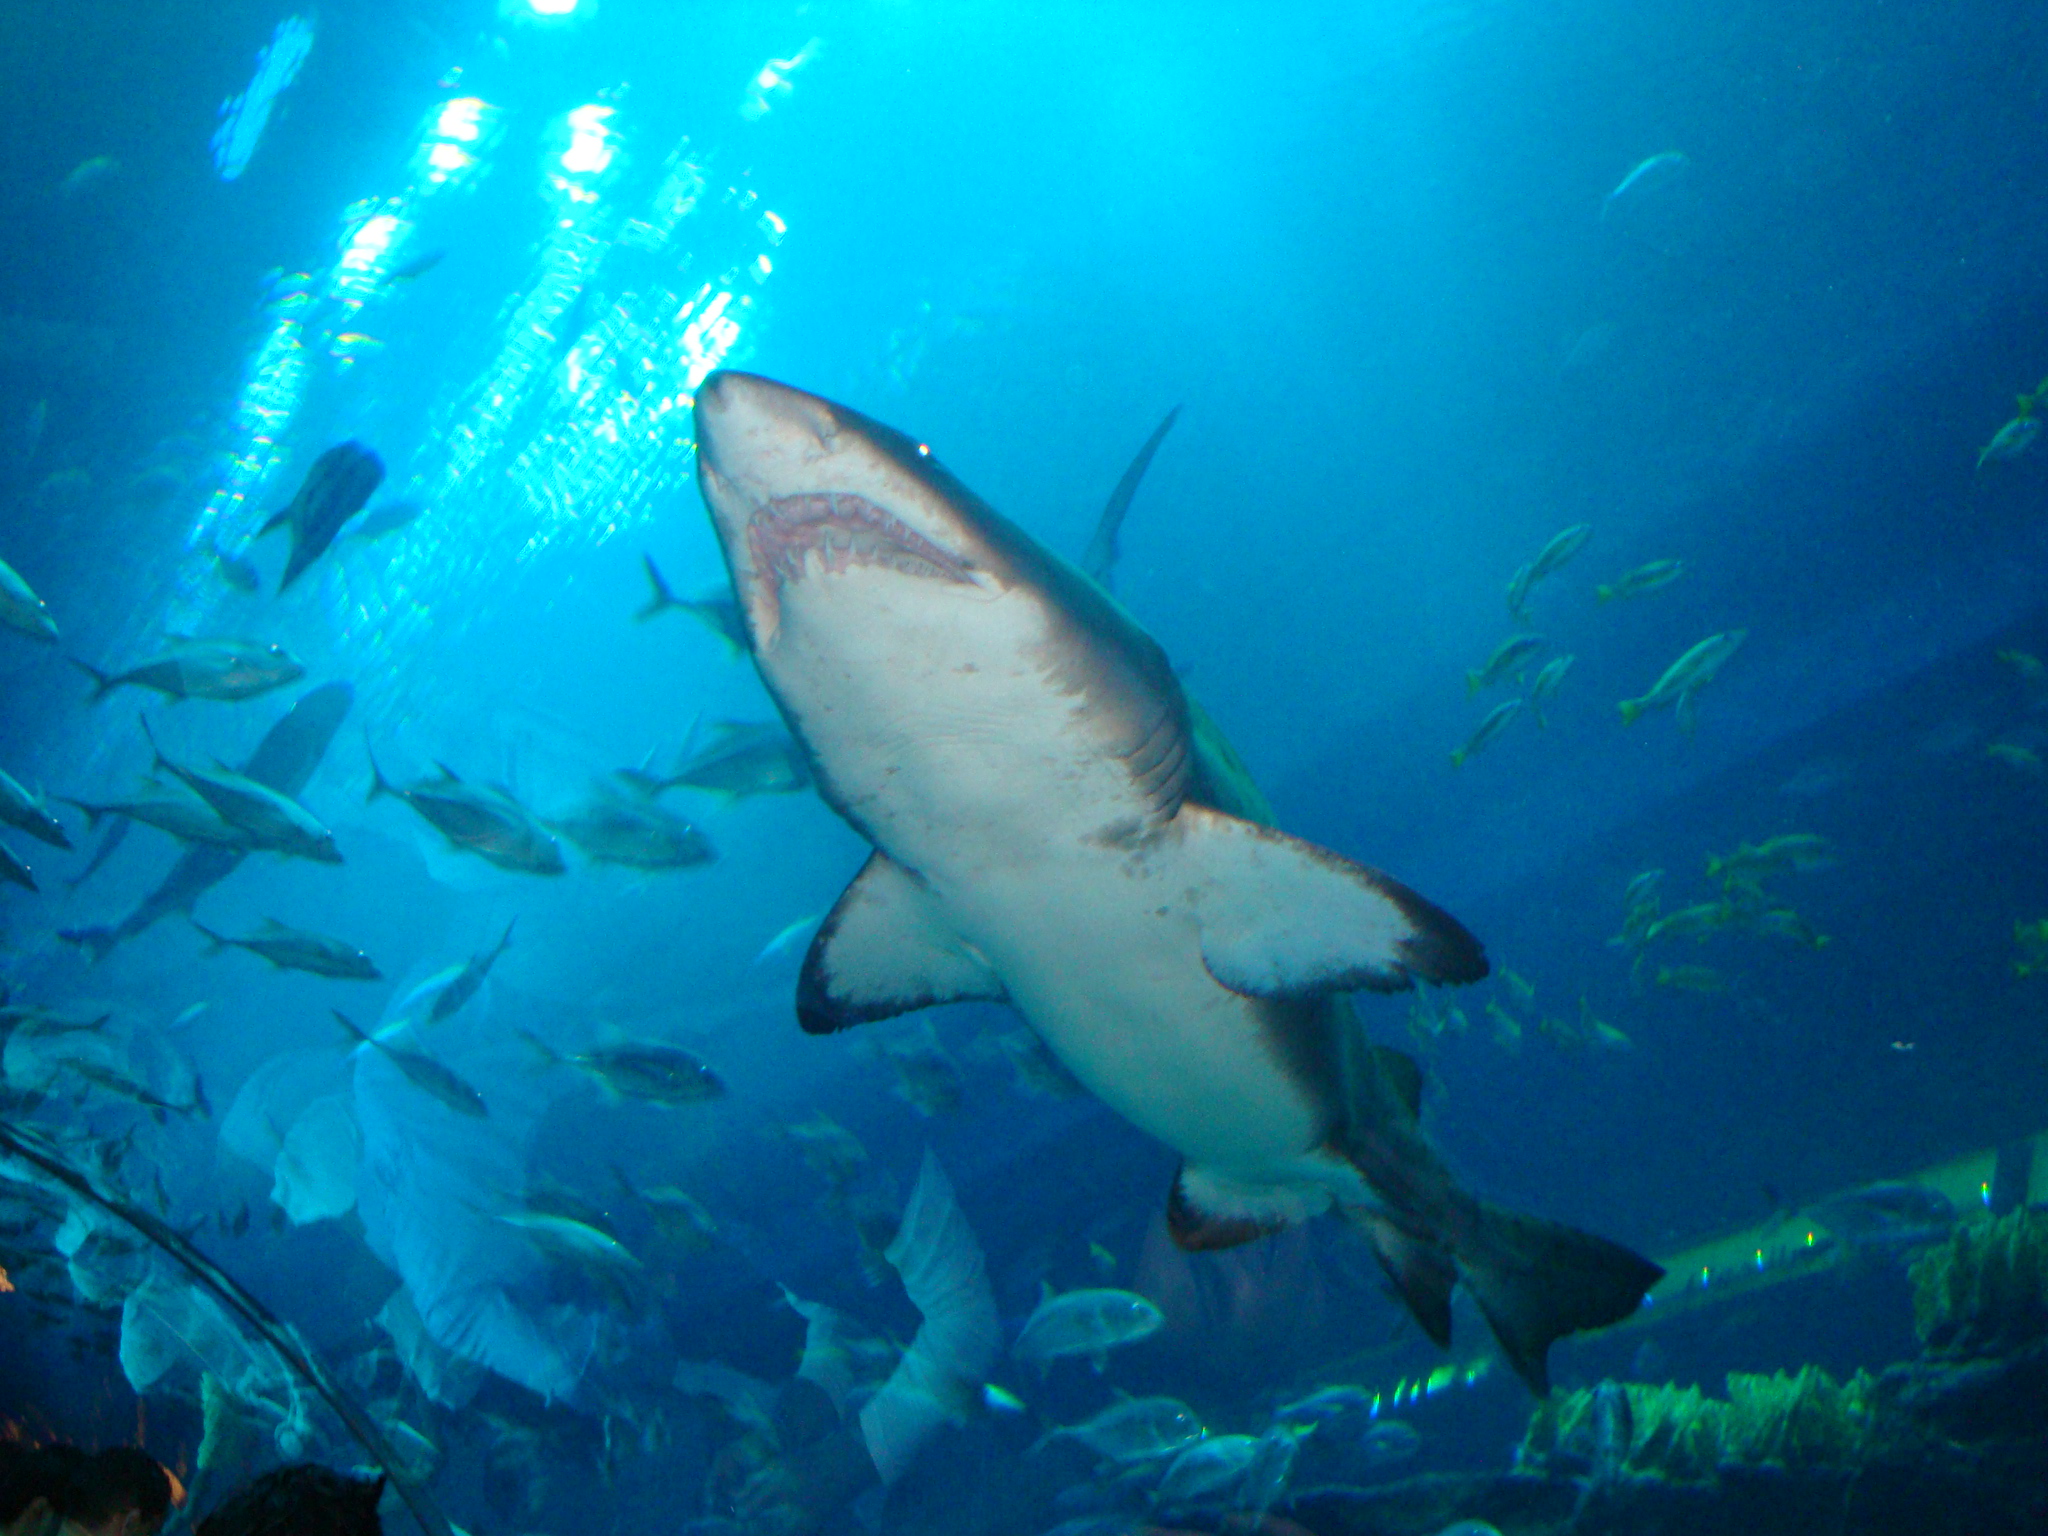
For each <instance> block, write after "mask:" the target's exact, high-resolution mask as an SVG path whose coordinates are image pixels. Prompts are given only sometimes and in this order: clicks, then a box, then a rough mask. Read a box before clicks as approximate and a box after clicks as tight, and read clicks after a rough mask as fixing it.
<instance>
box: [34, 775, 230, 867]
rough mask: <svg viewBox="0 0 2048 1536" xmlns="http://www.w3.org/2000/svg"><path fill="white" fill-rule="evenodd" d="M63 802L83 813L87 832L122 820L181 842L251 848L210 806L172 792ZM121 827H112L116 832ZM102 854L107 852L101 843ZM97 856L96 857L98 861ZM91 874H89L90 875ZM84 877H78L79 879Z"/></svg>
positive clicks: (189, 796) (66, 797)
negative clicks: (110, 819) (115, 819)
mask: <svg viewBox="0 0 2048 1536" xmlns="http://www.w3.org/2000/svg"><path fill="white" fill-rule="evenodd" d="M59 798H60V799H62V800H63V802H64V803H65V804H66V805H68V806H71V807H73V808H74V809H77V810H80V811H83V812H84V813H85V822H86V828H87V830H88V831H90V830H92V829H94V828H96V827H98V826H99V824H100V822H101V821H103V820H104V819H106V818H107V817H109V816H118V817H120V818H122V821H123V823H124V824H125V823H127V822H141V823H142V824H143V825H144V826H146V827H155V828H156V829H157V830H158V831H159V832H168V833H170V834H171V836H173V837H175V838H177V839H178V840H179V841H180V842H185V843H201V844H205V845H206V846H208V847H213V848H253V847H254V846H255V843H254V841H253V840H252V839H251V838H250V836H249V834H248V833H247V832H246V831H244V830H243V829H242V828H240V827H238V826H236V825H234V823H232V822H228V821H223V820H221V818H220V817H219V816H217V815H215V814H214V811H213V807H211V806H209V805H208V804H207V803H206V802H205V801H203V800H199V799H195V798H194V797H193V796H191V795H186V794H179V793H177V792H176V791H172V792H171V793H169V794H161V795H150V796H145V797H142V798H138V799H134V800H111V801H100V802H95V801H91V800H74V799H72V798H71V797H70V796H68V795H66V796H59ZM119 830H120V828H118V827H117V828H115V831H117V832H118V831H119ZM100 846H101V852H102V853H104V852H106V851H107V847H106V844H104V843H103V844H101V845H100ZM97 858H98V855H95V860H97ZM89 872H90V871H88V873H89ZM83 878H84V877H83V876H80V879H81V880H82V879H83Z"/></svg>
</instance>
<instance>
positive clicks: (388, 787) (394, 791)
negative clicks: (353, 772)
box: [363, 735, 405, 805]
mask: <svg viewBox="0 0 2048 1536" xmlns="http://www.w3.org/2000/svg"><path fill="white" fill-rule="evenodd" d="M363 755H364V756H366V757H368V758H369V760H370V792H369V793H368V794H367V795H365V796H363V804H365V805H368V804H369V803H370V802H371V801H372V800H375V799H376V798H377V797H378V796H379V795H396V796H397V797H398V798H399V799H401V800H402V799H404V798H405V796H404V795H403V794H402V793H401V792H400V791H399V789H398V787H397V786H396V785H395V784H393V783H392V782H391V781H390V780H389V779H387V778H385V777H384V770H383V769H382V768H379V767H378V766H377V754H376V753H375V752H374V751H372V750H371V748H370V738H369V736H368V735H365V736H364V737H363Z"/></svg>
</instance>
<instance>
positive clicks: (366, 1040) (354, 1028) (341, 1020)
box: [327, 1008, 377, 1045]
mask: <svg viewBox="0 0 2048 1536" xmlns="http://www.w3.org/2000/svg"><path fill="white" fill-rule="evenodd" d="M327 1011H328V1012H329V1013H331V1014H333V1015H334V1020H335V1022H336V1023H337V1024H339V1025H340V1026H341V1027H342V1028H343V1029H345V1030H347V1031H348V1032H349V1033H350V1034H351V1035H354V1036H355V1038H356V1040H357V1042H358V1043H359V1044H362V1045H375V1044H376V1043H377V1042H376V1041H374V1040H372V1039H371V1038H370V1037H369V1036H368V1035H366V1034H364V1033H363V1029H362V1026H361V1025H360V1024H358V1023H356V1021H355V1020H354V1019H352V1018H350V1017H349V1016H348V1015H347V1014H345V1013H343V1012H342V1011H341V1010H340V1009H339V1008H330V1009H328V1010H327Z"/></svg>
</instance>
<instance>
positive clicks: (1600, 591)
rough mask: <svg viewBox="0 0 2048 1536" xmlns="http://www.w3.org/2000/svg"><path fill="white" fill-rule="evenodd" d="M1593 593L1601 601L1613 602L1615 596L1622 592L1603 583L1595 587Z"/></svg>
mask: <svg viewBox="0 0 2048 1536" xmlns="http://www.w3.org/2000/svg"><path fill="white" fill-rule="evenodd" d="M1593 595H1594V596H1595V597H1597V598H1599V599H1600V601H1601V602H1603V603H1611V602H1613V601H1614V600H1615V598H1617V597H1619V596H1620V595H1621V594H1620V593H1618V592H1616V591H1615V590H1614V588H1612V587H1610V586H1606V585H1604V584H1603V585H1601V586H1597V587H1595V588H1594V589H1593Z"/></svg>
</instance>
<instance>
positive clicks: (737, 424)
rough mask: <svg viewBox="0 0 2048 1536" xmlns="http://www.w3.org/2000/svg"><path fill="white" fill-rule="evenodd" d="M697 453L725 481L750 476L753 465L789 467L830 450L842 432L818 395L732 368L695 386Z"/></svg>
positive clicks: (764, 467)
mask: <svg viewBox="0 0 2048 1536" xmlns="http://www.w3.org/2000/svg"><path fill="white" fill-rule="evenodd" d="M696 424H697V452H698V456H699V458H700V459H701V461H702V462H703V463H704V465H705V467H706V468H708V469H709V470H710V471H711V472H712V473H713V474H715V475H718V476H719V477H720V478H721V479H724V480H727V481H730V480H732V479H734V478H735V477H738V478H742V479H745V478H750V477H749V476H746V475H745V474H744V473H743V471H744V469H745V468H746V466H747V465H749V464H751V465H753V466H756V467H757V468H760V469H767V468H770V467H774V468H780V469H781V470H783V471H787V470H789V469H791V468H793V467H794V466H796V465H798V464H801V463H803V462H805V461H807V460H813V459H816V458H817V457H818V456H820V455H821V454H824V453H826V452H828V451H829V450H830V447H831V444H832V440H833V438H835V437H836V436H837V435H838V431H839V427H838V423H837V422H836V421H835V420H834V419H833V416H832V408H831V407H830V406H828V405H827V404H826V403H825V402H824V401H822V400H819V399H817V398H816V397H815V396H812V395H807V394H805V393H804V392H803V391H802V390H797V389H791V388H790V387H789V386H788V385H786V384H778V383H776V382H775V381H774V380H773V379H764V378H762V377H760V375H758V374H752V373H737V372H733V371H731V370H728V369H721V370H720V371H719V372H717V373H714V374H712V375H710V376H709V377H708V378H706V379H705V380H704V382H703V384H702V385H701V386H700V387H699V388H698V390H697V405H696Z"/></svg>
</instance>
